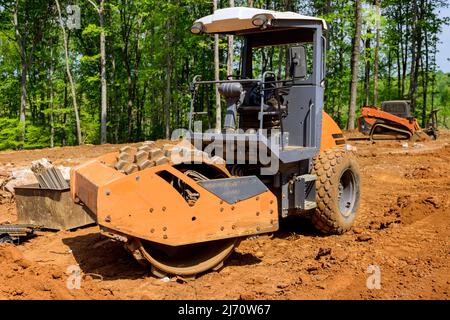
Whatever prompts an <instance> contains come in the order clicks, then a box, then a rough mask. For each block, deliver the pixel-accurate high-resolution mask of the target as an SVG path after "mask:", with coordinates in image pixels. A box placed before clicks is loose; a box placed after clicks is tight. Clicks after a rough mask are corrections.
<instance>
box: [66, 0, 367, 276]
mask: <svg viewBox="0 0 450 320" xmlns="http://www.w3.org/2000/svg"><path fill="white" fill-rule="evenodd" d="M326 29H327V26H326V23H325V21H324V20H322V19H318V18H314V17H308V16H303V15H300V14H297V13H293V12H275V11H269V10H261V9H254V8H239V7H237V8H228V9H221V10H217V11H216V12H215V13H214V14H213V15H209V16H206V17H203V18H201V19H199V20H197V21H195V22H194V24H193V26H192V29H191V31H192V33H194V34H215V33H219V34H227V35H234V36H236V37H240V39H241V41H242V42H241V43H242V55H241V61H240V74H239V75H229V76H228V77H227V80H220V81H203V80H201V78H200V77H198V76H197V77H195V78H194V80H193V83H192V84H191V87H190V88H191V91H192V97H191V99H192V100H191V110H190V112H189V128H187V129H186V130H184V140H181V142H180V141H176V142H171V143H167V144H165V145H157V144H155V143H154V142H144V143H142V144H141V145H140V146H138V147H124V148H122V149H120V151H119V152H117V153H111V154H107V155H104V156H102V157H100V158H98V159H95V160H91V161H88V162H86V163H84V164H82V165H80V166H78V167H76V168H74V169H73V170H72V172H71V192H72V195H73V197H74V200H75V201H76V202H79V203H82V204H83V205H85V206H87V207H88V208H89V209H90V210H91V211H92V212H93V213H95V215H96V216H97V220H98V221H97V222H98V224H99V226H100V230H101V232H102V233H103V234H104V235H106V236H109V237H111V238H113V239H115V240H118V241H123V242H124V243H125V247H126V248H127V249H128V250H129V251H130V252H131V253H132V254H133V256H134V257H135V258H136V259H137V260H138V261H139V262H142V263H147V262H149V263H150V264H151V266H152V272H153V273H154V274H155V275H157V276H164V275H166V274H173V275H179V276H184V277H192V276H195V275H196V274H199V273H201V272H204V271H207V270H209V269H213V270H217V269H219V268H220V267H221V266H222V265H223V261H224V260H225V259H226V258H227V257H228V256H229V255H230V254H231V253H232V251H233V249H234V248H235V247H236V246H237V245H238V243H239V241H240V239H242V238H244V237H247V236H254V235H258V234H263V233H270V232H274V231H277V230H278V229H279V219H284V218H287V217H289V216H309V217H311V220H312V223H313V225H314V226H315V227H316V228H317V229H318V230H320V231H321V232H323V233H325V234H340V233H343V232H345V231H347V230H349V229H350V228H351V226H352V224H353V222H354V220H355V217H356V214H357V210H358V204H359V199H360V176H359V170H358V166H357V164H356V161H355V159H354V157H353V156H352V154H351V152H349V151H347V150H346V148H345V146H346V144H345V140H344V137H343V134H342V132H341V130H340V129H339V127H338V126H337V124H336V123H335V122H334V121H333V120H332V119H331V117H330V116H329V115H327V114H326V113H325V112H323V98H324V78H325V53H326V37H325V35H326ZM272 48H274V49H272ZM275 49H276V50H279V51H278V53H279V54H278V55H274V56H277V57H278V59H279V61H278V64H279V68H278V73H276V72H273V71H270V70H268V65H266V64H267V61H266V63H265V62H264V59H263V58H262V57H263V56H264V50H275ZM272 52H273V51H272ZM255 74H257V76H255ZM207 86H216V87H217V88H218V90H219V92H220V94H221V95H222V96H223V98H224V100H225V101H226V104H227V109H226V115H225V119H224V123H223V129H220V130H219V129H217V128H214V129H213V130H207V131H205V132H202V130H197V129H196V125H198V124H199V123H200V124H201V123H202V122H201V121H200V120H198V119H199V117H200V116H202V115H207V114H208V113H210V112H211V110H207V111H204V110H199V106H198V103H197V99H198V96H199V95H198V92H199V90H201V89H202V88H204V87H207ZM196 120H197V121H196ZM193 127H194V128H193Z"/></svg>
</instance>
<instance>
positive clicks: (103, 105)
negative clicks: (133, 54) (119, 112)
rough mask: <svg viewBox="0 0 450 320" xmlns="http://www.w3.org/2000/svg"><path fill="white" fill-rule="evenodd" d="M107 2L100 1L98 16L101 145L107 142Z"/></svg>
mask: <svg viewBox="0 0 450 320" xmlns="http://www.w3.org/2000/svg"><path fill="white" fill-rule="evenodd" d="M104 4H105V0H100V8H99V10H98V14H99V17H100V28H101V32H100V77H101V86H102V89H101V90H102V102H101V116H100V143H101V144H104V143H106V141H107V131H106V130H107V129H106V119H107V118H106V117H107V99H108V97H107V83H106V50H105V42H106V40H105V14H104V9H105V8H104Z"/></svg>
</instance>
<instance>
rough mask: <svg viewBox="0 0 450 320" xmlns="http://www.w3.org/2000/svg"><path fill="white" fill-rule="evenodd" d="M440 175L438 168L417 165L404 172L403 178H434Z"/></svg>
mask: <svg viewBox="0 0 450 320" xmlns="http://www.w3.org/2000/svg"><path fill="white" fill-rule="evenodd" d="M441 177H442V174H441V173H440V170H439V168H433V167H431V166H419V167H416V168H413V169H412V170H411V171H410V172H407V173H405V178H407V179H436V178H441Z"/></svg>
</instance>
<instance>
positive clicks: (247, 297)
mask: <svg viewBox="0 0 450 320" xmlns="http://www.w3.org/2000/svg"><path fill="white" fill-rule="evenodd" d="M239 300H255V296H254V294H253V293H251V292H244V293H241V294H240V295H239Z"/></svg>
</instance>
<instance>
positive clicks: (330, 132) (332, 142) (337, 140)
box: [320, 112, 345, 152]
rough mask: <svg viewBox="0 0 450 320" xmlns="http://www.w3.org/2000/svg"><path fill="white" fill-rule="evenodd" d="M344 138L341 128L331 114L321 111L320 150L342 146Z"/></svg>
mask: <svg viewBox="0 0 450 320" xmlns="http://www.w3.org/2000/svg"><path fill="white" fill-rule="evenodd" d="M344 146H345V139H344V135H343V133H342V130H341V128H339V126H338V125H337V123H336V122H335V121H334V120H333V118H331V116H330V115H329V114H328V113H326V112H322V138H321V143H320V152H324V151H326V150H328V149H331V148H336V147H344Z"/></svg>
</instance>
